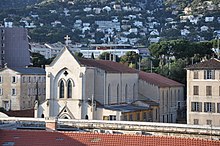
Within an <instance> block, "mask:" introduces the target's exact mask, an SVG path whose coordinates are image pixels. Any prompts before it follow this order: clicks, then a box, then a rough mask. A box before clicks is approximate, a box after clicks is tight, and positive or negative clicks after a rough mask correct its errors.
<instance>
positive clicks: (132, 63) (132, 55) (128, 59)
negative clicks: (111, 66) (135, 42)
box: [120, 51, 141, 68]
mask: <svg viewBox="0 0 220 146" xmlns="http://www.w3.org/2000/svg"><path fill="white" fill-rule="evenodd" d="M140 59H141V56H140V55H139V54H138V53H136V52H134V51H129V52H127V53H126V54H125V55H123V56H121V58H120V62H121V63H123V64H128V66H129V67H132V68H137V67H138V62H139V60H140Z"/></svg>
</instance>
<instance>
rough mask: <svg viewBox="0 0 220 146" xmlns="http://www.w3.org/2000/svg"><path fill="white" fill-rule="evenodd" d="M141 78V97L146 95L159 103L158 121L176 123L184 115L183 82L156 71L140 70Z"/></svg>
mask: <svg viewBox="0 0 220 146" xmlns="http://www.w3.org/2000/svg"><path fill="white" fill-rule="evenodd" d="M139 78H140V79H139V98H144V97H145V98H148V99H150V100H153V101H155V102H157V103H159V107H160V108H159V109H158V110H159V111H155V112H157V113H159V120H158V121H160V122H165V123H176V122H177V120H178V119H180V118H181V117H184V115H182V114H184V108H185V101H184V85H183V84H181V83H178V82H176V81H174V80H171V79H168V78H166V77H164V76H161V75H159V74H156V73H145V72H140V73H139ZM155 114H156V113H155ZM178 116H179V117H178Z"/></svg>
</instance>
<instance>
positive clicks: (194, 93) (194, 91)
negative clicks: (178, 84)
mask: <svg viewBox="0 0 220 146" xmlns="http://www.w3.org/2000/svg"><path fill="white" fill-rule="evenodd" d="M193 95H199V86H193Z"/></svg>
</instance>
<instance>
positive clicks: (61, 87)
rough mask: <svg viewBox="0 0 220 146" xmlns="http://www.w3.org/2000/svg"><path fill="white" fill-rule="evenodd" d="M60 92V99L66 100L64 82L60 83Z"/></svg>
mask: <svg viewBox="0 0 220 146" xmlns="http://www.w3.org/2000/svg"><path fill="white" fill-rule="evenodd" d="M59 91H60V98H64V82H63V80H61V81H60V84H59Z"/></svg>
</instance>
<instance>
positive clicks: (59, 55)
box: [49, 46, 79, 66]
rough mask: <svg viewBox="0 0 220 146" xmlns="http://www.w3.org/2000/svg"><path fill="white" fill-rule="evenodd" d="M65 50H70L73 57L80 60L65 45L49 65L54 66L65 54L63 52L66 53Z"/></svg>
mask: <svg viewBox="0 0 220 146" xmlns="http://www.w3.org/2000/svg"><path fill="white" fill-rule="evenodd" d="M65 51H68V52H69V53H70V54H71V55H72V57H73V58H74V59H75V60H76V61H77V62H79V61H78V59H77V58H76V57H75V56H74V55H73V54H72V52H71V51H70V50H69V49H68V47H66V46H65V47H64V48H63V49H62V50H61V51H60V52H59V54H58V55H57V56H56V57H55V58H54V60H53V61H52V62H51V63H50V65H49V66H52V65H53V64H55V62H57V60H58V59H59V58H60V57H61V56H62V55H63V53H64V52H65Z"/></svg>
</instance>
